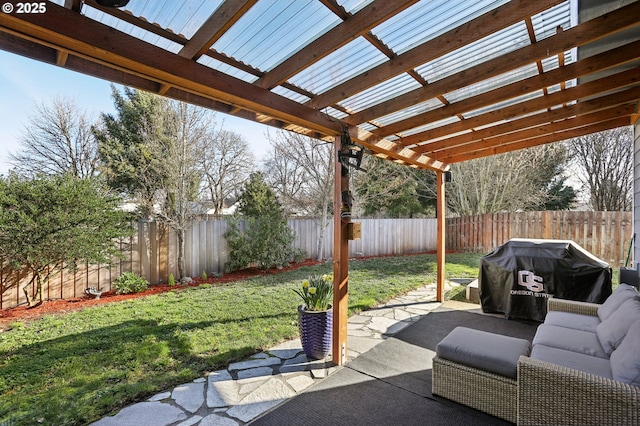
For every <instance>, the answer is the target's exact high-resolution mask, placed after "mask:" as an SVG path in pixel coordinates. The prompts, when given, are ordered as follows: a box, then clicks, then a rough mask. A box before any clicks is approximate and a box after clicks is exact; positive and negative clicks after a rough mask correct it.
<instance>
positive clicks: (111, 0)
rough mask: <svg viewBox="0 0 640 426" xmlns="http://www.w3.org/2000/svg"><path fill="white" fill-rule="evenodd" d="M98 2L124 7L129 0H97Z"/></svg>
mask: <svg viewBox="0 0 640 426" xmlns="http://www.w3.org/2000/svg"><path fill="white" fill-rule="evenodd" d="M96 3H98V4H99V5H100V6H103V7H124V6H126V5H127V3H129V0H96Z"/></svg>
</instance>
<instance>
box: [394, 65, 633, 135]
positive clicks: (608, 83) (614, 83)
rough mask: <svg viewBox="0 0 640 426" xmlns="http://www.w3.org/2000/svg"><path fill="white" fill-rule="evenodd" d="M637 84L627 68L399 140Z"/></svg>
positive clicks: (456, 130)
mask: <svg viewBox="0 0 640 426" xmlns="http://www.w3.org/2000/svg"><path fill="white" fill-rule="evenodd" d="M638 83H640V73H638V70H636V69H631V70H627V71H624V72H620V73H617V74H614V75H612V76H609V77H607V78H601V79H598V80H594V81H590V82H588V83H583V84H580V85H578V86H576V87H571V88H569V89H567V90H563V91H559V92H555V93H551V94H549V95H547V96H541V97H538V98H534V99H531V100H528V101H524V102H521V103H518V104H515V105H511V106H507V107H503V108H500V109H497V110H494V111H489V112H486V113H484V114H481V115H477V116H475V117H470V118H467V119H466V120H465V122H457V123H452V124H447V125H444V126H440V127H436V128H434V129H430V130H426V131H424V132H420V133H417V134H415V135H411V136H407V137H404V138H402V141H403V143H404V144H407V145H412V144H414V143H418V142H420V141H428V140H433V139H440V138H446V137H447V136H449V135H454V134H457V133H460V132H465V131H468V130H469V129H474V128H477V127H484V126H489V125H491V124H493V123H500V122H502V121H504V120H508V119H511V118H514V117H519V116H523V115H527V114H534V113H536V112H539V111H541V110H544V109H547V108H551V107H554V106H557V105H561V104H562V103H565V102H571V101H574V100H576V99H583V98H587V97H589V96H594V95H601V94H604V93H607V92H610V91H612V90H617V89H620V88H624V87H628V86H631V85H635V84H638Z"/></svg>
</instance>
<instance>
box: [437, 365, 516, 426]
mask: <svg viewBox="0 0 640 426" xmlns="http://www.w3.org/2000/svg"><path fill="white" fill-rule="evenodd" d="M432 393H433V394H434V395H438V396H442V397H444V398H447V399H450V400H452V401H455V402H458V403H460V404H463V405H466V406H468V407H471V408H475V409H476V410H479V411H482V412H484V413H487V414H491V415H492V416H495V417H500V418H501V419H504V420H507V421H509V422H511V423H516V421H517V418H518V412H517V411H518V382H517V381H516V380H513V379H511V378H509V377H504V376H500V375H498V374H493V373H488V372H486V371H484V370H479V369H476V368H473V367H468V366H466V365H462V364H458V363H455V362H451V361H449V360H446V359H442V358H439V357H437V356H436V357H434V358H433V370H432Z"/></svg>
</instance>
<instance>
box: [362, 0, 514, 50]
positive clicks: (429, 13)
mask: <svg viewBox="0 0 640 426" xmlns="http://www.w3.org/2000/svg"><path fill="white" fill-rule="evenodd" d="M507 2H508V0H476V1H473V2H471V1H468V0H431V1H421V2H419V3H416V4H415V5H413V6H411V7H409V8H408V9H406V10H404V11H403V12H401V13H399V14H398V15H396V16H394V17H393V18H391V19H389V20H387V21H385V22H383V23H382V24H380V25H378V26H377V27H376V28H374V29H373V30H372V33H373V34H375V35H376V36H378V37H379V38H380V39H381V40H382V41H383V42H384V43H385V44H386V45H387V46H389V47H390V48H391V49H392V50H393V51H394V52H396V53H398V54H400V53H403V52H406V51H407V50H410V49H412V48H413V47H415V46H417V45H419V44H422V43H424V42H425V41H427V40H430V39H432V38H435V37H437V36H439V35H440V34H443V33H445V32H447V31H449V30H451V29H453V28H456V27H458V26H460V25H462V24H464V23H466V22H469V21H470V20H472V19H473V18H476V17H478V16H480V15H482V14H484V13H486V12H488V11H490V10H492V9H495V8H496V7H498V6H500V5H502V4H505V3H507Z"/></svg>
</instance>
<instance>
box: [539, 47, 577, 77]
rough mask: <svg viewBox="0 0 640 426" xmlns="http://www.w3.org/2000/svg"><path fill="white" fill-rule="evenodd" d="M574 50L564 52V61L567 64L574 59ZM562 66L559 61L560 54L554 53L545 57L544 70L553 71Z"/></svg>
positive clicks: (543, 61)
mask: <svg viewBox="0 0 640 426" xmlns="http://www.w3.org/2000/svg"><path fill="white" fill-rule="evenodd" d="M573 58H574V51H572V50H570V51H568V52H564V63H565V65H567V64H570V63H572V62H575V61H574V59H573ZM559 66H560V63H559V62H558V56H557V55H554V56H549V57H547V58H544V59H543V60H542V70H543V71H544V72H547V71H551V70H554V69H556V68H558V67H559Z"/></svg>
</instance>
